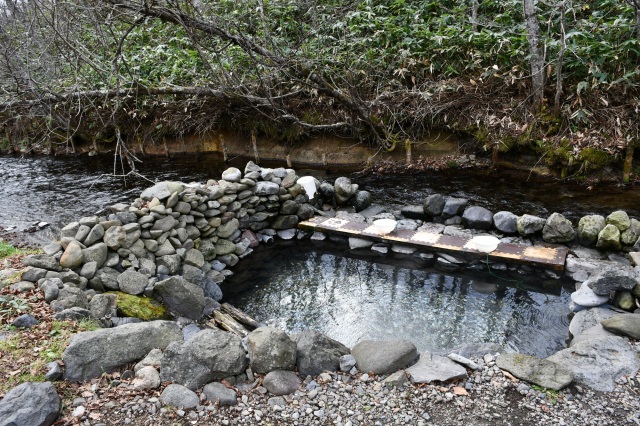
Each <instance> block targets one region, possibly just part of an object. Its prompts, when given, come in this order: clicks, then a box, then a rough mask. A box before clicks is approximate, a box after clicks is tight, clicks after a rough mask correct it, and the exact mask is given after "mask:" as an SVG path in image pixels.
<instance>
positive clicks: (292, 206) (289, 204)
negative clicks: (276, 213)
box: [280, 200, 298, 214]
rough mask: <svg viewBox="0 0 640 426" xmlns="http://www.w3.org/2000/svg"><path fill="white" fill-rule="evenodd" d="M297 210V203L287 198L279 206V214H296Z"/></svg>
mask: <svg viewBox="0 0 640 426" xmlns="http://www.w3.org/2000/svg"><path fill="white" fill-rule="evenodd" d="M297 211H298V203H296V202H295V201H293V200H287V201H285V202H284V203H282V205H281V206H280V214H296V212H297Z"/></svg>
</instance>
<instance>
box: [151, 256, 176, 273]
mask: <svg viewBox="0 0 640 426" xmlns="http://www.w3.org/2000/svg"><path fill="white" fill-rule="evenodd" d="M156 262H157V265H158V267H160V266H164V267H165V268H167V271H168V274H171V275H173V274H177V273H178V271H179V270H180V266H181V265H182V258H181V257H180V255H178V254H166V255H164V256H160V257H157V258H156Z"/></svg>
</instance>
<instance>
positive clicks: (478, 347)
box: [434, 343, 504, 358]
mask: <svg viewBox="0 0 640 426" xmlns="http://www.w3.org/2000/svg"><path fill="white" fill-rule="evenodd" d="M503 351H504V350H503V348H502V347H501V346H500V345H498V344H497V343H466V344H463V345H461V346H457V347H455V348H453V349H446V350H444V351H439V352H437V353H436V352H434V353H436V354H437V355H448V354H450V353H452V352H453V353H456V354H458V355H460V356H463V357H465V358H482V356H483V355H485V354H495V353H498V352H503Z"/></svg>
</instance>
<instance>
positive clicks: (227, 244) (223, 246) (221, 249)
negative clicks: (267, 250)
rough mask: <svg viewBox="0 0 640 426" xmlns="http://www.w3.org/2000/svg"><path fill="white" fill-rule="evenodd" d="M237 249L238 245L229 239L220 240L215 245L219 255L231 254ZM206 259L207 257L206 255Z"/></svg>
mask: <svg viewBox="0 0 640 426" xmlns="http://www.w3.org/2000/svg"><path fill="white" fill-rule="evenodd" d="M235 250H236V245H235V244H234V243H232V242H231V241H229V240H222V239H221V240H218V241H217V242H216V245H215V253H216V255H218V256H224V255H226V254H231V253H233V252H234V251H235ZM205 259H206V257H205Z"/></svg>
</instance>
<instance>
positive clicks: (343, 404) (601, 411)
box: [57, 343, 640, 426]
mask: <svg viewBox="0 0 640 426" xmlns="http://www.w3.org/2000/svg"><path fill="white" fill-rule="evenodd" d="M636 349H640V344H638V343H636ZM486 360H487V361H488V362H485V359H474V361H476V362H477V363H479V364H480V369H479V370H477V371H475V372H470V376H469V378H468V379H467V380H466V381H459V382H456V383H450V384H443V385H423V386H412V385H404V386H403V387H401V388H393V387H390V388H387V386H386V385H385V384H384V383H383V381H382V380H383V379H384V378H385V377H384V376H380V377H378V376H376V377H373V378H369V377H368V375H363V374H361V373H358V374H356V375H349V374H345V373H333V374H331V375H330V377H329V376H327V374H326V373H325V374H323V376H324V379H325V380H326V379H329V380H328V381H327V382H325V383H322V384H318V382H317V381H320V382H322V381H323V380H322V376H319V377H318V378H316V380H317V381H316V380H312V378H311V377H307V379H306V380H305V381H304V383H303V386H302V388H301V389H303V390H299V391H297V392H296V393H295V394H292V395H287V396H284V397H275V396H273V395H270V394H269V393H268V392H267V390H266V389H265V388H263V387H262V386H260V382H259V379H258V380H257V381H256V382H255V383H254V384H253V385H247V384H245V385H238V388H237V389H238V404H237V405H235V406H231V407H218V406H217V405H215V404H212V403H210V402H209V401H206V400H205V398H204V395H202V396H201V401H202V405H201V406H198V407H196V408H195V409H191V410H182V409H180V408H174V407H168V406H164V407H163V406H162V404H161V403H160V401H159V396H160V391H161V389H159V390H154V391H152V392H140V391H133V390H131V389H130V388H129V386H128V384H127V381H126V380H110V379H106V378H103V379H102V380H100V381H96V382H94V383H93V384H91V383H89V384H85V385H82V386H80V385H77V386H76V387H68V388H66V391H65V392H63V394H64V395H66V398H65V408H64V411H63V416H65V417H64V418H63V419H61V420H59V422H58V423H57V424H84V425H92V426H96V425H172V426H173V425H345V426H348V425H351V426H356V425H423V426H427V425H465V426H466V425H536V426H538V425H616V426H617V425H640V398H639V394H640V374H637V375H636V376H635V377H630V378H629V377H628V378H624V377H623V378H620V379H618V381H617V386H616V389H615V390H614V391H613V392H610V393H602V392H594V391H592V390H590V389H588V388H584V387H580V386H571V387H569V388H567V389H565V390H563V391H561V392H546V393H545V392H543V391H541V390H535V389H533V388H531V387H530V386H529V385H527V384H526V383H523V382H520V381H518V380H517V379H515V378H514V377H513V376H511V375H510V374H509V373H503V372H502V371H501V370H500V369H499V368H498V367H496V366H495V363H494V362H493V361H492V360H491V357H489V358H487V359H486ZM118 383H119V384H118ZM114 385H115V386H114ZM198 393H199V392H198ZM80 395H82V396H81V397H79V396H80Z"/></svg>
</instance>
